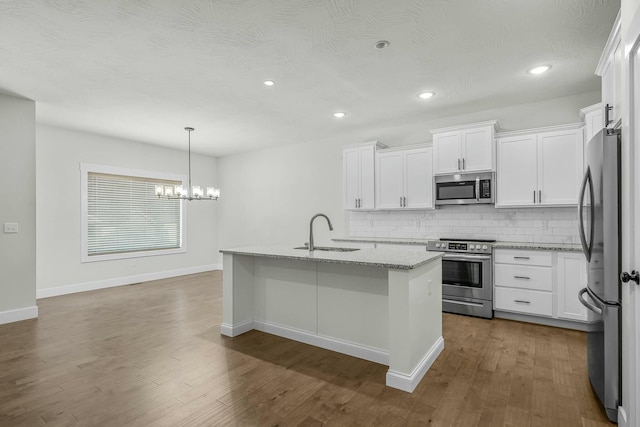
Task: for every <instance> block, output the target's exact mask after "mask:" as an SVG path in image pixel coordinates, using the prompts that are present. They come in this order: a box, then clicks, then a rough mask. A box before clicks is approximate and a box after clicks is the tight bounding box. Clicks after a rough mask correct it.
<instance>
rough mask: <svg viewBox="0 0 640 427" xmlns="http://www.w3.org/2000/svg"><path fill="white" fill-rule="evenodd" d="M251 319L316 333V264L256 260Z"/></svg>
mask: <svg viewBox="0 0 640 427" xmlns="http://www.w3.org/2000/svg"><path fill="white" fill-rule="evenodd" d="M253 274H254V297H253V300H254V303H253V304H254V311H253V319H254V320H255V321H258V322H264V323H267V324H272V325H282V326H287V327H289V328H293V329H297V330H300V331H305V332H311V333H314V334H315V333H317V331H318V313H317V303H316V300H317V292H316V264H315V263H311V262H305V261H295V260H286V259H283V260H273V259H269V258H255V260H254V264H253Z"/></svg>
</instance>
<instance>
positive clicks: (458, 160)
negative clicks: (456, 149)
mask: <svg viewBox="0 0 640 427" xmlns="http://www.w3.org/2000/svg"><path fill="white" fill-rule="evenodd" d="M458 170H460V159H458Z"/></svg>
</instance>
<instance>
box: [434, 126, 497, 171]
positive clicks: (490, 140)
mask: <svg viewBox="0 0 640 427" xmlns="http://www.w3.org/2000/svg"><path fill="white" fill-rule="evenodd" d="M497 129H498V122H496V121H495V120H493V121H488V122H482V123H473V124H468V125H462V126H454V127H449V128H442V129H434V130H432V131H431V133H432V134H433V169H434V170H433V172H434V174H435V175H440V174H451V173H461V172H485V171H494V170H495V164H494V158H495V148H494V147H495V143H494V139H495V133H496V131H497Z"/></svg>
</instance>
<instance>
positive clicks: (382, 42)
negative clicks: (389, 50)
mask: <svg viewBox="0 0 640 427" xmlns="http://www.w3.org/2000/svg"><path fill="white" fill-rule="evenodd" d="M389 44H390V43H389V42H388V41H386V40H380V41H378V42H376V44H375V45H374V46H375V47H376V49H378V50H381V49H384V48H385V47H387V46H389Z"/></svg>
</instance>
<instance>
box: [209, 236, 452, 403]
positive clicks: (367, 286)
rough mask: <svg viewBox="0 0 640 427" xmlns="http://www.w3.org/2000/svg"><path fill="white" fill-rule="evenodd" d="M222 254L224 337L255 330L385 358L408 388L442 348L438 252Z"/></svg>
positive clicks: (262, 250)
mask: <svg viewBox="0 0 640 427" xmlns="http://www.w3.org/2000/svg"><path fill="white" fill-rule="evenodd" d="M221 252H222V253H223V254H224V255H223V265H224V271H223V323H222V325H221V333H222V334H223V335H226V336H230V337H234V336H237V335H240V334H242V333H245V332H248V331H250V330H252V329H257V330H259V331H263V332H267V333H271V334H275V335H279V336H282V337H285V338H289V339H293V340H296V341H300V342H304V343H306V344H311V345H315V346H318V347H322V348H326V349H330V350H333V351H337V352H340V353H344V354H348V355H351V356H355V357H360V358H362V359H366V360H370V361H373V362H377V363H381V364H384V365H387V366H389V370H388V372H387V375H386V384H387V386H390V387H394V388H397V389H400V390H404V391H407V392H412V391H413V390H414V388H415V387H416V386H417V384H418V382H419V381H420V380H421V379H422V377H423V376H424V375H425V373H426V372H427V370H428V369H429V367H430V366H431V364H432V363H433V362H434V361H435V359H436V358H437V357H438V355H439V354H440V353H441V352H442V350H443V348H444V340H443V338H442V263H441V259H440V258H441V257H442V253H441V252H426V251H425V252H406V253H405V252H402V251H393V250H383V249H361V250H354V251H349V252H336V251H322V250H316V251H314V252H309V251H308V250H305V249H294V248H293V247H288V246H287V247H284V246H261V247H247V248H235V249H227V250H222V251H221Z"/></svg>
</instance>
